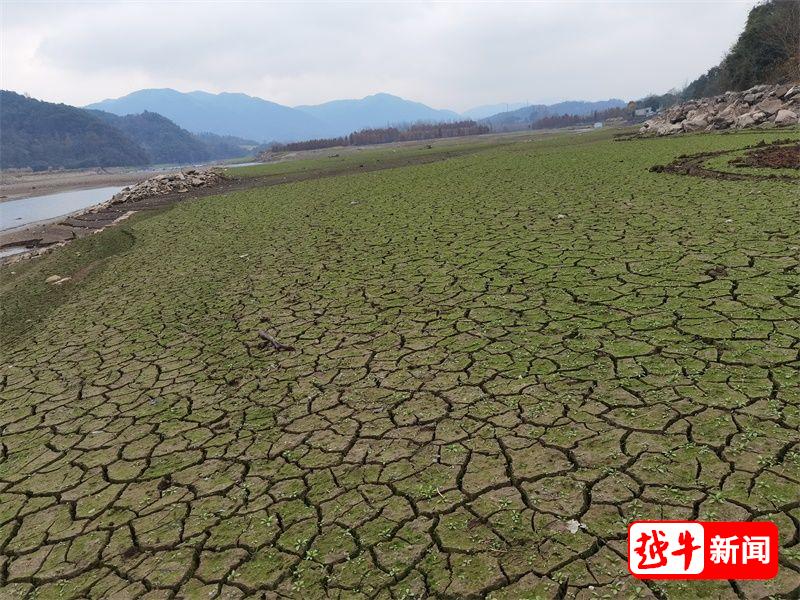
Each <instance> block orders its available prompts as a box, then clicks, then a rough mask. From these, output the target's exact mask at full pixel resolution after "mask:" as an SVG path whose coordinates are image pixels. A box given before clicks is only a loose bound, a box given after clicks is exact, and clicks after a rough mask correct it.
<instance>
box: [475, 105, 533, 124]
mask: <svg viewBox="0 0 800 600" xmlns="http://www.w3.org/2000/svg"><path fill="white" fill-rule="evenodd" d="M525 106H529V104H528V103H527V102H501V103H499V104H484V105H483V106H476V107H475V108H470V109H469V110H467V111H464V112H463V113H461V114H462V115H464V116H465V117H467V118H469V119H474V120H476V121H477V120H478V119H485V118H486V117H491V116H492V115H496V114H498V113H501V112H508V111H511V110H517V109H518V108H523V107H525Z"/></svg>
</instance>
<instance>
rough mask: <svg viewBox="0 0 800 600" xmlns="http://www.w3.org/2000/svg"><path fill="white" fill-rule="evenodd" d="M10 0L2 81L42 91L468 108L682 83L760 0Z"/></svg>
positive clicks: (44, 95)
mask: <svg viewBox="0 0 800 600" xmlns="http://www.w3.org/2000/svg"><path fill="white" fill-rule="evenodd" d="M0 3H1V5H2V14H1V15H0V23H2V25H0V26H1V27H2V32H0V33H2V35H1V36H0V38H2V42H0V43H2V48H1V49H2V58H1V59H0V60H2V65H0V66H1V67H2V71H1V72H0V79H2V87H3V88H4V89H12V90H15V91H18V92H27V93H29V94H30V95H32V96H34V97H36V98H40V99H44V100H49V101H55V102H66V103H68V104H75V105H84V104H87V103H90V102H94V101H97V100H101V99H104V98H113V97H118V96H122V95H124V94H127V93H129V92H131V91H134V90H137V89H141V88H148V87H171V88H175V89H178V90H181V91H191V90H206V91H209V92H222V91H229V92H244V93H247V94H251V95H254V96H259V97H262V98H265V99H268V100H273V101H275V102H280V103H282V104H289V105H297V104H313V103H318V102H324V101H326V100H332V99H336V98H360V97H362V96H365V95H368V94H373V93H376V92H388V93H392V94H397V95H400V96H403V97H405V98H409V99H413V100H418V101H420V102H425V103H426V104H429V105H431V106H433V107H435V108H451V109H454V110H463V109H467V108H470V107H473V106H476V105H480V104H489V103H497V102H516V101H530V102H537V103H538V102H547V103H549V102H554V101H559V100H565V99H575V100H599V99H606V98H610V97H619V98H623V99H626V100H628V99H632V98H638V97H641V96H643V95H645V94H647V93H648V92H664V91H667V90H668V89H669V88H671V87H673V86H681V85H683V84H685V83H687V82H688V81H690V80H691V79H693V78H694V77H696V76H697V75H699V74H701V73H702V72H704V71H705V70H706V69H708V68H709V67H710V66H712V65H714V64H716V63H717V62H718V61H719V59H720V58H721V57H722V55H723V54H724V52H725V51H726V50H727V49H728V48H729V47H730V46H731V44H733V42H734V41H735V40H736V37H737V35H738V34H739V32H740V31H741V29H742V27H743V26H744V22H745V19H746V17H747V13H748V11H749V10H750V8H751V7H752V6H753V5H754V4H756V1H755V0H743V1H735V0H721V1H709V0H706V1H677V0H662V1H651V0H638V1H627V2H608V1H604V2H600V1H583V2H577V1H568V0H567V1H565V0H562V1H553V2H502V3H501V2H446V3H445V2H442V3H435V2H419V3H413V2H380V3H378V2H302V3H301V2H257V1H240V2H235V1H226V2H222V1H217V2H213V1H212V2H209V1H206V2H184V1H173V2H163V1H162V2H143V1H133V2H130V1H128V2H123V1H116V2H114V1H108V2H96V1H95V2H63V1H62V2H37V1H35V0H25V1H24V2H16V1H9V0H0Z"/></svg>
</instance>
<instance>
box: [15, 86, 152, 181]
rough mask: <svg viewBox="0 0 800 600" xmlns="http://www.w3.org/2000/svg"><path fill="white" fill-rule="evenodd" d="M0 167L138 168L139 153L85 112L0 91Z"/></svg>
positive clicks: (141, 156)
mask: <svg viewBox="0 0 800 600" xmlns="http://www.w3.org/2000/svg"><path fill="white" fill-rule="evenodd" d="M0 132H2V133H1V134H0V168H3V169H8V168H23V167H32V168H34V169H46V168H48V167H64V168H68V169H75V168H82V167H94V166H99V167H111V166H139V165H145V164H147V163H148V162H149V158H148V156H147V153H146V152H145V150H144V149H143V148H142V147H141V146H140V145H139V144H137V143H136V142H134V141H133V140H131V139H130V138H129V137H127V136H126V135H125V134H124V133H123V132H121V131H120V130H119V129H117V128H115V127H114V126H112V125H110V124H109V123H105V122H103V121H102V120H100V119H98V118H96V117H94V116H93V115H91V114H90V113H88V112H87V111H85V110H83V109H80V108H75V107H74V106H67V105H66V104H53V103H51V102H42V101H41V100H34V99H33V98H27V97H25V96H22V95H20V94H17V93H14V92H10V91H6V90H0Z"/></svg>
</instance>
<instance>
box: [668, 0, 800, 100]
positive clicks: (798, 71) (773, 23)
mask: <svg viewBox="0 0 800 600" xmlns="http://www.w3.org/2000/svg"><path fill="white" fill-rule="evenodd" d="M797 80H800V2H798V1H797V0H768V1H767V2H764V3H763V4H759V5H758V6H755V7H754V8H753V9H752V10H751V11H750V14H749V15H748V17H747V23H746V24H745V27H744V31H742V33H741V34H740V35H739V39H738V40H737V41H736V43H735V44H734V45H733V47H732V48H731V49H730V51H729V52H728V54H727V55H726V56H725V58H723V59H722V62H720V64H719V65H717V66H716V67H712V68H711V69H709V70H708V72H706V73H705V74H704V75H701V76H700V77H698V78H697V79H696V80H694V81H693V82H692V83H690V84H689V85H688V86H687V88H686V90H685V91H684V94H683V95H684V97H685V98H702V97H705V96H713V95H716V94H721V93H723V92H725V91H727V90H736V91H738V90H745V89H747V88H750V87H752V86H754V85H757V84H761V83H785V82H788V81H797Z"/></svg>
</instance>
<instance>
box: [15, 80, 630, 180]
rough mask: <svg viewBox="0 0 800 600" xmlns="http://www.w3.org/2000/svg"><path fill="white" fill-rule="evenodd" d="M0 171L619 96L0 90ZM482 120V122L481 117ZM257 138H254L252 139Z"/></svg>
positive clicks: (224, 147)
mask: <svg viewBox="0 0 800 600" xmlns="http://www.w3.org/2000/svg"><path fill="white" fill-rule="evenodd" d="M0 102H1V103H2V110H1V111H0V113H2V123H1V124H2V136H0V167H2V168H23V167H31V168H35V169H45V168H50V167H55V168H58V167H64V168H81V167H90V166H131V165H146V164H188V163H198V162H205V161H210V160H217V159H222V158H234V157H239V156H245V155H247V154H250V153H251V152H252V151H253V150H254V149H255V147H256V146H258V145H259V144H260V143H269V142H276V141H281V142H283V141H305V140H311V139H318V138H332V137H339V136H344V135H347V134H349V133H352V132H354V131H358V130H361V129H365V128H385V127H387V126H393V125H403V124H410V123H415V122H443V121H457V120H462V119H464V118H465V116H466V117H468V118H476V119H480V121H481V123H482V124H486V125H490V126H491V128H492V129H493V130H496V131H503V130H514V129H525V128H527V127H529V126H530V125H531V124H532V123H533V122H535V121H536V120H537V119H541V118H543V117H547V116H551V115H562V114H565V113H568V114H573V115H580V116H583V115H590V114H592V112H594V111H602V110H605V109H607V108H612V107H618V106H623V105H624V102H623V101H622V100H604V101H601V102H561V103H559V104H554V105H549V106H547V105H533V106H524V105H523V106H521V107H519V108H516V109H515V110H510V111H507V112H500V113H496V114H495V113H494V111H495V110H496V109H497V108H498V107H500V108H502V109H505V108H506V107H510V108H513V107H515V106H520V105H513V104H510V105H509V104H497V105H487V106H481V107H477V108H474V109H471V110H469V111H466V113H464V114H463V115H462V114H459V113H457V112H455V111H451V110H438V109H434V108H431V107H429V106H426V105H425V104H422V103H420V102H412V101H410V100H405V99H403V98H400V97H398V96H393V95H391V94H374V95H372V96H366V97H365V98H361V99H357V100H334V101H332V102H325V103H323V104H316V105H304V106H296V107H290V106H283V105H281V104H276V103H275V102H268V101H266V100H262V99H261V98H255V97H252V96H247V95H245V94H229V93H222V94H210V93H207V92H189V93H184V92H178V91H175V90H171V89H150V90H139V91H138V92H133V93H132V94H128V95H127V96H123V97H122V98H117V99H114V100H103V101H102V102H97V103H95V104H91V105H89V106H88V107H86V108H76V107H73V106H67V105H64V104H53V103H50V102H42V101H39V100H34V99H32V98H28V97H26V96H21V95H19V94H16V93H14V92H11V91H3V92H2V96H0ZM487 114H489V116H486V117H482V116H481V115H487ZM252 140H256V141H252Z"/></svg>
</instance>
